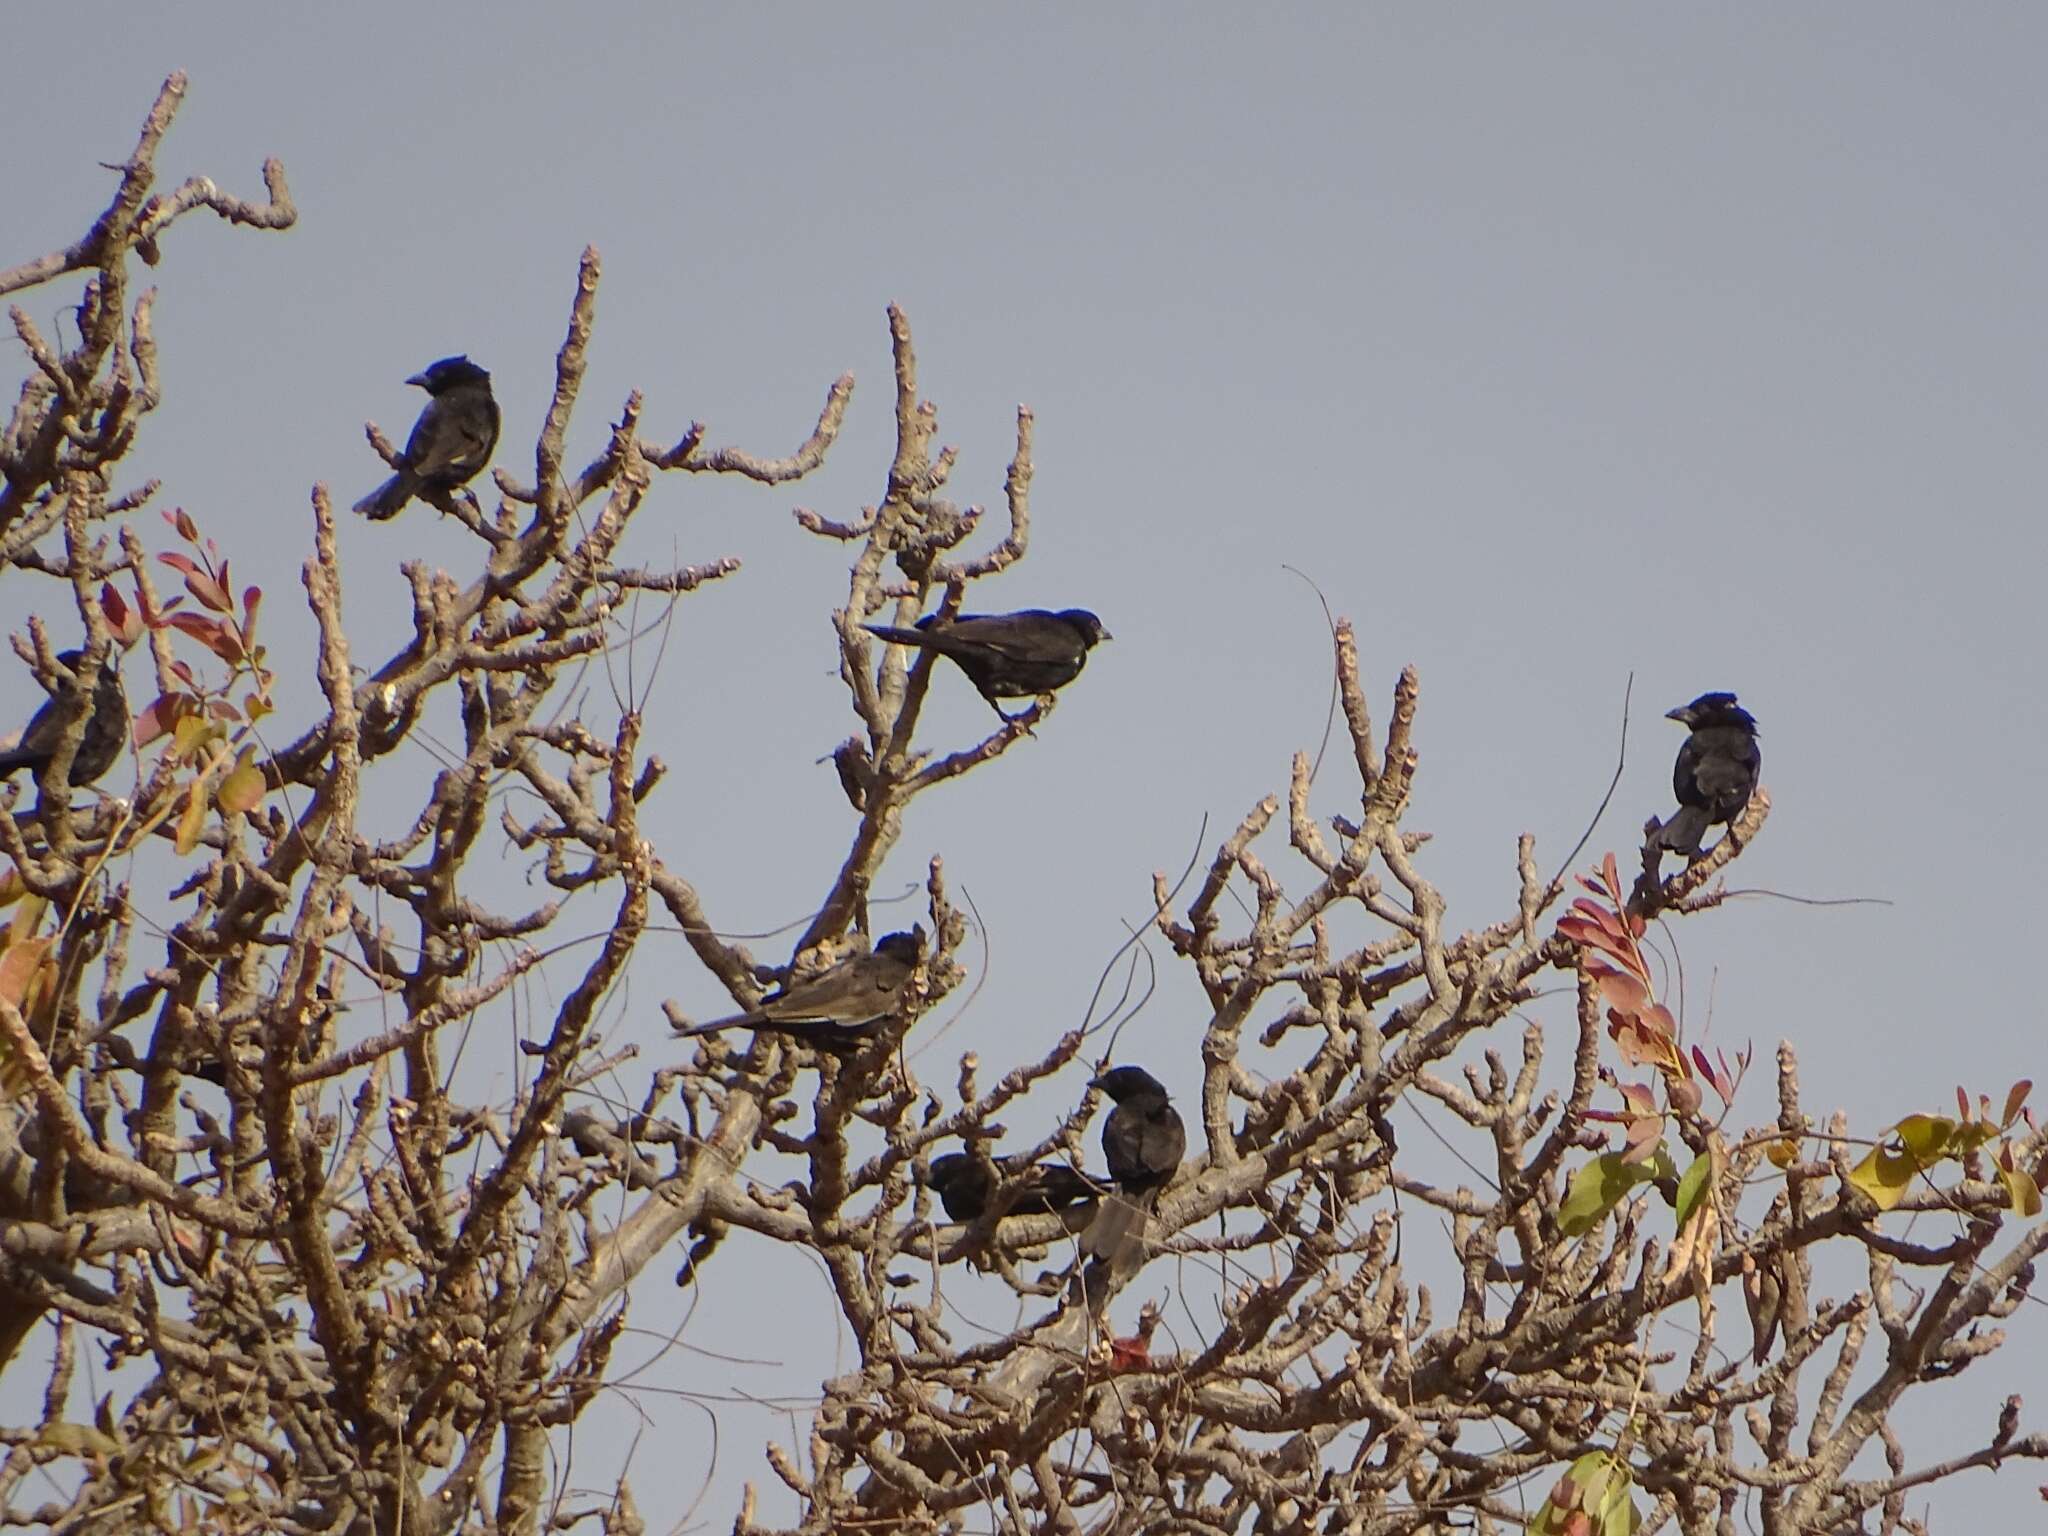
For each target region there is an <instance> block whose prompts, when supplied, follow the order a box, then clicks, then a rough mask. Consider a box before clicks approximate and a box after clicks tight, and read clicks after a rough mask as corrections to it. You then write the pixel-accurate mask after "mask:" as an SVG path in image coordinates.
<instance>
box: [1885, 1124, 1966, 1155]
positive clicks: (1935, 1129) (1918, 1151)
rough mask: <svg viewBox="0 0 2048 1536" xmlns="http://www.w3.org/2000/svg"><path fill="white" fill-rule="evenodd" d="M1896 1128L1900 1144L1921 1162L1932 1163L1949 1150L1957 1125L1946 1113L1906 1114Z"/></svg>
mask: <svg viewBox="0 0 2048 1536" xmlns="http://www.w3.org/2000/svg"><path fill="white" fill-rule="evenodd" d="M1897 1129H1898V1133H1899V1144H1900V1145H1901V1146H1903V1147H1904V1148H1905V1149H1906V1150H1907V1151H1908V1152H1910V1153H1912V1154H1913V1155H1914V1156H1915V1157H1917V1158H1919V1159H1920V1160H1921V1162H1922V1163H1933V1162H1938V1161H1939V1160H1940V1159H1941V1158H1942V1157H1943V1156H1944V1155H1945V1154H1946V1153H1947V1152H1948V1151H1949V1150H1950V1147H1951V1145H1952V1144H1953V1142H1954V1140H1955V1134H1956V1131H1957V1130H1958V1129H1959V1127H1958V1125H1957V1123H1956V1122H1955V1121H1954V1120H1951V1119H1950V1118H1949V1117H1948V1116H1947V1115H1908V1116H1906V1118H1905V1119H1903V1120H1901V1121H1900V1122H1899V1123H1898V1127H1897Z"/></svg>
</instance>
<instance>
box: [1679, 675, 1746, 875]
mask: <svg viewBox="0 0 2048 1536" xmlns="http://www.w3.org/2000/svg"><path fill="white" fill-rule="evenodd" d="M1665 718H1666V719H1668V720H1676V721H1677V722H1678V723H1679V724H1680V725H1684V726H1689V727H1691V729H1692V734H1691V735H1690V736H1688V737H1686V738H1685V745H1683V746H1682V747H1680V748H1679V749H1678V762H1677V763H1676V765H1675V766H1674V767H1673V768H1672V770H1671V788H1672V791H1673V792H1674V793H1675V794H1676V795H1677V796H1678V814H1677V815H1676V816H1673V817H1672V818H1671V819H1670V820H1669V821H1668V822H1666V823H1665V824H1664V825H1663V826H1662V827H1661V828H1659V829H1658V832H1657V839H1656V841H1657V846H1658V847H1659V848H1666V849H1670V850H1672V851H1673V852H1676V853H1683V854H1685V855H1686V856H1687V857H1688V858H1691V857H1696V856H1697V855H1698V853H1699V851H1700V841H1701V839H1703V838H1704V837H1705V836H1706V835H1707V828H1709V827H1711V826H1714V825H1716V824H1717V823H1722V824H1725V823H1727V822H1731V821H1733V820H1735V818H1736V817H1738V816H1740V815H1741V814H1742V808H1743V807H1744V806H1746V805H1748V804H1749V797H1750V796H1751V795H1752V794H1754V793H1755V792H1756V779H1757V772H1758V770H1759V769H1760V768H1761V767H1762V766H1763V753H1762V752H1761V751H1760V750H1759V749H1758V747H1757V744H1756V720H1755V719H1754V718H1753V717H1752V716H1751V715H1750V712H1749V711H1748V710H1746V709H1744V708H1743V707H1742V706H1741V705H1740V704H1738V703H1736V702H1735V695H1734V694H1732V693H1703V694H1701V695H1700V696H1699V697H1698V698H1696V699H1694V700H1693V701H1692V702H1691V703H1690V704H1685V705H1681V706H1680V707H1679V708H1677V709H1674V710H1672V711H1671V712H1670V713H1669V714H1668V715H1667V716H1665Z"/></svg>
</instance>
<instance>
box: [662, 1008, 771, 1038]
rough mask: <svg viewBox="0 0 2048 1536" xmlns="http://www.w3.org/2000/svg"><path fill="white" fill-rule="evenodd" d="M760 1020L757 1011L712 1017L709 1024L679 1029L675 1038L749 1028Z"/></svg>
mask: <svg viewBox="0 0 2048 1536" xmlns="http://www.w3.org/2000/svg"><path fill="white" fill-rule="evenodd" d="M760 1022H761V1015H759V1014H758V1013H736V1014H734V1015H733V1016H732V1017H731V1018H729V1019H713V1020H712V1021H711V1022H710V1023H709V1024H692V1025H690V1026H689V1027H688V1028H687V1029H679V1030H677V1031H676V1038H677V1039H678V1040H687V1039H689V1038H690V1037H691V1036H692V1035H715V1034H717V1033H718V1032H719V1031H720V1030H725V1029H741V1028H746V1029H751V1028H753V1027H754V1026H755V1025H757V1024H759V1023H760Z"/></svg>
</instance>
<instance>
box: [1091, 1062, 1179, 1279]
mask: <svg viewBox="0 0 2048 1536" xmlns="http://www.w3.org/2000/svg"><path fill="white" fill-rule="evenodd" d="M1089 1086H1090V1087H1093V1088H1100V1089H1101V1090H1102V1091H1103V1092H1104V1093H1106V1094H1108V1095H1109V1097H1110V1098H1111V1099H1112V1100H1114V1101H1115V1103H1116V1108H1114V1109H1112V1110H1111V1111H1110V1112H1109V1115H1108V1117H1107V1118H1106V1119H1105V1120H1104V1121H1103V1122H1102V1151H1103V1155H1104V1156H1106V1157H1107V1158H1108V1159H1109V1176H1110V1177H1111V1178H1112V1179H1114V1180H1115V1181H1116V1187H1117V1190H1118V1192H1119V1194H1120V1195H1121V1196H1122V1198H1119V1199H1111V1200H1104V1201H1103V1202H1102V1209H1101V1211H1100V1212H1099V1213H1098V1214H1097V1215H1096V1218H1095V1220H1094V1222H1093V1223H1092V1224H1090V1226H1089V1228H1088V1230H1087V1231H1086V1232H1084V1233H1083V1234H1082V1235H1081V1247H1082V1248H1083V1249H1084V1250H1085V1251H1086V1252H1087V1253H1089V1254H1090V1255H1092V1256H1093V1257H1095V1258H1099V1259H1108V1260H1110V1261H1112V1262H1113V1263H1115V1264H1116V1265H1118V1266H1119V1267H1122V1266H1124V1265H1126V1264H1129V1263H1131V1262H1133V1261H1136V1260H1138V1259H1141V1258H1142V1257H1143V1256H1144V1252H1145V1229H1146V1227H1147V1225H1148V1224H1149V1219H1148V1218H1149V1213H1150V1212H1151V1209H1152V1206H1153V1204H1154V1203H1155V1202H1156V1201H1157V1200H1158V1198H1159V1191H1160V1190H1162V1189H1164V1188H1165V1187H1166V1185H1167V1184H1169V1183H1171V1182H1172V1180H1173V1176H1174V1174H1175V1173H1177V1172H1178V1171H1179V1170H1180V1160H1181V1158H1182V1157H1183V1156H1184V1155H1186V1153H1187V1149H1188V1133H1187V1127H1186V1126H1184V1125H1182V1124H1181V1118H1180V1111H1179V1110H1177V1109H1175V1108H1174V1107H1173V1105H1172V1104H1171V1103H1170V1102H1168V1100H1167V1096H1166V1085H1165V1084H1164V1083H1162V1082H1160V1081H1159V1079H1158V1078H1156V1077H1154V1076H1153V1075H1152V1074H1151V1073H1150V1072H1147V1071H1146V1070H1145V1069H1144V1068H1143V1067H1118V1068H1116V1069H1115V1070H1114V1071H1110V1072H1105V1073H1103V1074H1102V1075H1101V1076H1100V1077H1098V1078H1096V1079H1095V1081H1094V1082H1093V1083H1091V1084H1090V1085H1089Z"/></svg>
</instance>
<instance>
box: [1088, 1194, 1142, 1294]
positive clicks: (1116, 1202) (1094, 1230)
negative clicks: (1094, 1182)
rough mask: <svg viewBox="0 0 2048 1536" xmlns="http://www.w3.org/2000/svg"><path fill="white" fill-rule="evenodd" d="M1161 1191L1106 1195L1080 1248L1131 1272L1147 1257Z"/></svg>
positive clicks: (1111, 1266) (1122, 1271)
mask: <svg viewBox="0 0 2048 1536" xmlns="http://www.w3.org/2000/svg"><path fill="white" fill-rule="evenodd" d="M1158 1198H1159V1191H1157V1190H1156V1189H1154V1190H1147V1191H1146V1192H1145V1193H1143V1194H1141V1195H1121V1194H1118V1195H1104V1196H1103V1197H1102V1201H1101V1203H1100V1204H1099V1205H1098V1206H1097V1207H1096V1210H1095V1219H1094V1220H1093V1221H1091V1222H1089V1223H1088V1225H1087V1227H1086V1229H1084V1230H1083V1231H1082V1233H1081V1251H1082V1252H1083V1253H1084V1254H1086V1255H1087V1256H1088V1257H1089V1258H1091V1259H1097V1260H1100V1261H1102V1262H1104V1263H1107V1264H1108V1265H1109V1266H1110V1268H1111V1269H1112V1270H1113V1271H1116V1272H1119V1273H1125V1274H1128V1273H1130V1272H1132V1271H1134V1270H1136V1269H1137V1267H1138V1266H1139V1265H1140V1264H1142V1263H1143V1262H1144V1258H1145V1235H1146V1232H1147V1231H1148V1230H1149V1229H1150V1227H1151V1225H1152V1219H1151V1217H1152V1206H1153V1204H1154V1202H1155V1201H1157V1200H1158Z"/></svg>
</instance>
